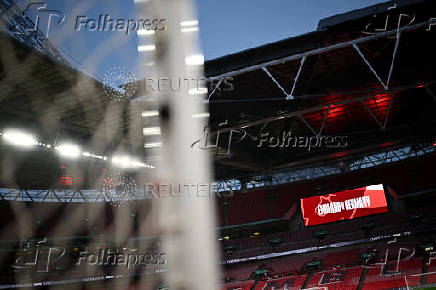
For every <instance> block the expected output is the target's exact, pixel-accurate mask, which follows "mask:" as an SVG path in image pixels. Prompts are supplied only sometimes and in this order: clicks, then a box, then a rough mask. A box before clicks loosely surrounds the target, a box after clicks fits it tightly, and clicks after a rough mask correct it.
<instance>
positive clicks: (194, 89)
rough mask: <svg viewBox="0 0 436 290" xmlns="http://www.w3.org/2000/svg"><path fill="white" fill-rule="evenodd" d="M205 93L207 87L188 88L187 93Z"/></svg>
mask: <svg viewBox="0 0 436 290" xmlns="http://www.w3.org/2000/svg"><path fill="white" fill-rule="evenodd" d="M206 93H207V88H192V89H189V92H188V95H203V94H206Z"/></svg>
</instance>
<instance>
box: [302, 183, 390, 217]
mask: <svg viewBox="0 0 436 290" xmlns="http://www.w3.org/2000/svg"><path fill="white" fill-rule="evenodd" d="M300 202H301V211H302V213H303V219H304V225H305V226H313V225H319V224H324V223H329V222H333V221H337V220H344V219H353V218H357V217H361V216H366V215H371V214H376V213H383V212H387V211H388V209H387V204H386V196H385V192H384V190H383V185H382V184H378V185H370V186H366V187H362V188H356V189H351V190H344V191H340V192H335V193H330V194H327V195H321V196H312V197H308V198H303V199H301V200H300Z"/></svg>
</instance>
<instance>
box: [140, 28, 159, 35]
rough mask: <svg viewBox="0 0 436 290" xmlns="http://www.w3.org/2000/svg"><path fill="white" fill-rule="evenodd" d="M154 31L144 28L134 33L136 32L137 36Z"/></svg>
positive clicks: (151, 33)
mask: <svg viewBox="0 0 436 290" xmlns="http://www.w3.org/2000/svg"><path fill="white" fill-rule="evenodd" d="M154 33H155V32H154V30H146V29H140V30H138V31H136V34H138V35H139V36H143V35H153V34H154Z"/></svg>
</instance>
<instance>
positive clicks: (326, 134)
mask: <svg viewBox="0 0 436 290" xmlns="http://www.w3.org/2000/svg"><path fill="white" fill-rule="evenodd" d="M395 2H396V5H395V8H393V9H391V7H392V6H393V4H394V1H389V2H386V3H382V4H377V5H374V6H369V7H366V8H363V9H359V10H355V11H351V12H347V13H343V14H338V15H334V16H331V17H328V18H325V19H321V20H320V21H319V24H318V29H317V30H316V31H313V32H310V33H307V34H303V35H299V36H296V37H291V38H287V39H283V40H281V41H278V42H274V43H270V44H267V45H263V46H260V47H255V48H250V49H247V50H244V51H241V52H237V53H234V54H230V55H226V56H223V57H219V58H216V59H213V60H208V61H205V62H204V72H205V77H206V80H207V83H208V88H209V90H208V93H207V94H206V100H205V103H206V104H207V107H208V110H209V113H208V114H207V115H206V116H202V115H199V116H197V117H199V118H203V117H205V118H204V119H206V118H207V127H205V131H204V133H205V134H206V133H207V134H206V137H205V138H206V143H205V145H202V144H200V143H201V142H195V140H193V144H192V147H199V148H197V149H200V150H203V151H206V152H207V154H208V156H210V158H211V160H212V166H211V167H212V170H213V172H214V177H213V183H212V185H211V188H212V189H211V191H213V194H214V199H213V201H214V206H215V211H216V220H217V224H216V225H215V226H214V228H213V230H214V231H215V233H216V240H217V243H218V245H219V251H220V259H219V260H220V261H218V263H219V265H220V268H221V270H222V271H221V276H220V287H221V289H225V290H231V289H233V290H236V289H240V290H253V289H358V290H361V289H363V290H367V289H412V288H413V289H427V288H428V289H430V287H436V231H435V228H433V227H434V226H436V217H434V216H433V215H434V212H435V210H436V204H433V201H434V198H435V196H436V179H435V170H434V168H433V165H435V163H436V154H435V151H436V126H435V125H436V114H435V112H436V96H435V94H436V70H435V66H434V63H433V61H434V60H435V57H434V46H433V45H431V39H435V37H436V35H435V33H436V28H434V29H433V30H432V29H431V24H432V23H433V21H434V19H435V18H434V17H436V13H435V12H436V9H435V7H436V6H435V4H436V3H435V1H432V0H407V1H395ZM14 5H15V4H14V3H13V1H8V0H1V1H0V11H2V22H1V23H0V27H1V32H0V39H1V40H0V164H1V166H0V216H1V223H0V265H1V266H0V267H1V271H0V288H1V289H9V288H28V289H30V288H35V289H49V288H50V289H52V288H53V289H57V288H68V287H70V288H71V289H91V288H93V289H94V288H96V289H143V288H144V287H143V286H142V287H141V286H138V284H136V283H137V281H139V280H140V279H143V278H142V277H148V276H150V277H153V278H150V281H149V282H147V281H148V280H147V279H146V284H147V283H149V284H147V287H149V288H146V289H169V288H165V285H164V284H165V283H164V282H163V280H161V279H163V278H162V277H160V276H159V275H160V274H161V273H166V272H167V271H171V269H169V270H168V269H167V265H166V262H165V259H170V258H171V257H170V256H165V254H163V253H162V252H161V251H162V250H161V246H162V245H161V243H162V241H161V239H160V238H159V233H158V232H156V231H155V230H154V228H153V227H152V226H150V225H151V224H152V223H153V219H152V218H150V216H151V215H152V214H153V209H154V207H153V204H152V202H153V201H152V200H153V196H150V191H149V189H150V186H148V185H151V188H152V189H156V186H153V184H155V181H154V180H148V179H146V181H145V183H142V182H144V178H143V176H144V173H143V172H144V171H145V172H153V171H154V170H156V167H157V166H158V163H157V161H156V160H157V159H156V156H155V155H156V154H158V152H159V151H158V150H159V148H155V147H158V146H154V145H156V144H159V143H157V142H159V141H158V140H157V139H156V140H154V139H153V140H152V139H148V141H147V142H148V143H146V144H145V146H144V135H146V134H145V131H144V128H143V127H144V125H143V123H144V122H146V121H145V119H147V118H154V117H156V116H155V115H153V114H152V113H150V112H154V111H151V110H150V106H149V104H147V103H145V104H144V103H143V102H140V101H135V100H138V99H140V97H141V95H140V91H141V90H140V89H138V90H136V92H135V93H136V94H135V95H134V96H133V97H132V100H131V101H129V102H113V100H110V99H108V98H107V89H106V88H105V84H104V83H103V82H102V81H100V80H97V79H95V78H93V77H92V76H90V75H88V74H86V73H84V72H82V71H79V70H76V69H74V67H73V66H71V65H70V61H69V60H67V59H66V58H65V57H64V56H63V55H62V53H61V52H59V51H58V50H57V49H56V48H55V47H54V46H53V45H52V44H51V43H50V42H49V40H48V39H44V40H41V38H36V40H35V39H29V37H27V36H26V35H21V34H20V35H18V36H17V35H14V34H11V33H10V31H9V29H10V27H11V26H13V25H14V23H15V22H16V21H22V20H17V18H16V17H17V15H18V16H19V15H21V11H19V10H16V9H18V8H17V7H16V6H14ZM12 8H13V9H12ZM6 11H7V13H9V14H8V15H6V14H7V13H6ZM11 11H12V12H11ZM10 13H15V14H13V15H15V16H14V17H15V18H14V17H12V16H11V15H10ZM5 15H6V16H5ZM388 15H389V16H390V17H391V19H395V20H392V21H391V22H390V24H389V27H385V29H384V30H380V31H379V30H371V31H370V32H368V31H364V30H365V29H367V28H368V23H371V22H372V21H375V20H374V19H377V20H378V21H379V23H377V25H379V24H380V23H382V24H383V23H384V22H383V21H384V19H386V17H387V16H388ZM400 15H406V16H403V22H401V16H400ZM375 16H377V17H375ZM398 17H400V20H398V21H397V20H396V19H397V18H398ZM432 17H433V18H432ZM5 19H8V20H7V21H6V20H5ZM412 19H413V20H412ZM8 21H9V22H8ZM380 21H381V22H380ZM397 24H398V25H397ZM435 26H436V24H435ZM362 31H364V32H365V33H363V32H362ZM26 37H27V38H26ZM223 79H224V80H226V81H227V84H229V86H227V87H226V86H225V84H226V83H225V82H226V81H223ZM134 82H135V83H134V84H128V83H126V84H124V85H125V86H128V85H134V86H135V87H138V88H141V89H144V90H147V86H145V88H144V87H143V84H144V80H135V81H134ZM147 112H148V113H147ZM159 114H160V115H162V112H159ZM157 115H158V114H157ZM29 134H31V135H29ZM156 135H158V134H156ZM150 140H152V141H150ZM73 144H75V145H73ZM147 144H148V145H147ZM153 144H154V145H153ZM125 155H128V156H130V157H129V158H127V157H120V156H125ZM141 156H146V158H145V159H144V158H143V157H141ZM189 166H195V164H191V165H189ZM187 170H189V169H187ZM146 176H148V175H147V174H146ZM144 184H145V185H144ZM157 187H158V188H159V189H160V187H159V186H157ZM171 190H173V191H176V192H175V193H174V194H175V195H177V194H179V193H180V191H181V189H180V187H177V186H176V185H174V186H173V187H170V191H171ZM152 193H153V194H155V192H152ZM153 194H152V195H153ZM347 196H352V197H353V198H354V199H353V200H350V198H351V197H347ZM362 196H369V197H368V202H367V203H365V199H361V197H362ZM359 198H360V199H359ZM370 198H371V203H370V202H369V200H370ZM332 202H333V203H334V202H336V204H329V206H327V207H323V208H321V209H320V205H322V204H325V203H332ZM321 211H323V212H322V213H321ZM351 211H352V213H348V212H351ZM328 216H331V219H330V220H328V221H326V220H323V218H324V219H327V217H328ZM119 217H122V218H119ZM320 217H321V218H320ZM143 221H145V222H143ZM199 239H200V237H199ZM192 246H193V247H195V245H192ZM84 252H86V253H87V255H88V256H86V255H85V256H83V253H84ZM90 253H94V255H91V256H90V255H89V254H90ZM137 253H147V254H145V255H144V256H141V257H142V258H144V259H143V262H144V263H137V264H133V265H129V262H128V261H127V262H126V261H124V262H121V263H123V265H125V267H118V266H119V265H118V264H117V263H115V262H113V263H112V262H110V261H115V260H116V259H117V257H124V259H125V260H126V259H127V260H129V255H130V256H134V255H136V254H137ZM117 255H118V256H117ZM145 256H146V257H145ZM91 257H92V259H91ZM126 257H127V258H126ZM135 257H136V256H135ZM37 258H40V259H39V260H38V259H37ZM91 260H92V261H91ZM80 261H83V263H82V265H80ZM104 261H107V263H105V262H104ZM85 262H87V263H85ZM11 265H12V266H11ZM156 273H157V275H158V276H157V278H156ZM70 288H68V289H70ZM144 289H145V288H144ZM181 289H182V288H181ZM183 289H185V288H183ZM186 289H188V288H186ZM204 289H213V288H209V287H207V286H206V285H205V288H204Z"/></svg>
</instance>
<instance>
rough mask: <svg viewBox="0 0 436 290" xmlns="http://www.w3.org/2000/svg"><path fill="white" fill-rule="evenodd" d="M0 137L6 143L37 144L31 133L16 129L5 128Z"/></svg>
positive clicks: (15, 144)
mask: <svg viewBox="0 0 436 290" xmlns="http://www.w3.org/2000/svg"><path fill="white" fill-rule="evenodd" d="M2 137H3V139H4V141H5V142H6V143H8V144H10V145H14V146H21V147H31V146H35V145H37V144H38V141H37V140H36V138H35V137H34V136H33V135H32V134H29V133H26V132H23V131H18V130H6V131H5V132H3V136H2Z"/></svg>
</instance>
